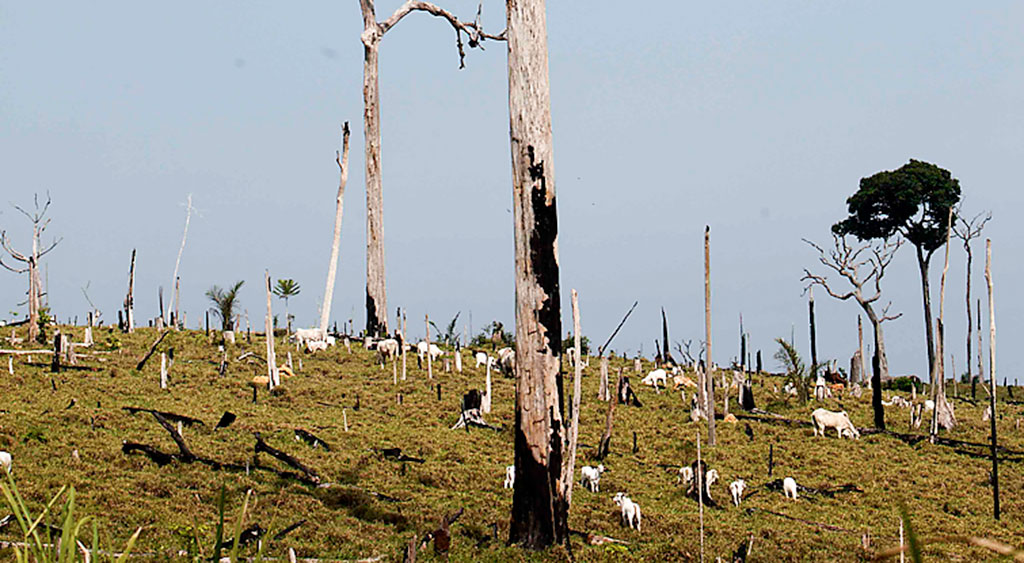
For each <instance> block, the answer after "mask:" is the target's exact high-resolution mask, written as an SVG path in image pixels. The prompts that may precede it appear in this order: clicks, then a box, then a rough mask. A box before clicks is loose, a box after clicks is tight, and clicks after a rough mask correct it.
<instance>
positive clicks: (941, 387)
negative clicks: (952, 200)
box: [930, 207, 956, 442]
mask: <svg viewBox="0 0 1024 563" xmlns="http://www.w3.org/2000/svg"><path fill="white" fill-rule="evenodd" d="M952 232H953V208H952V207H950V208H949V218H948V220H947V223H946V259H945V263H944V265H943V267H942V281H941V282H940V283H939V318H938V320H937V321H936V325H935V329H936V330H935V332H936V336H937V339H936V341H935V346H936V348H935V361H934V363H933V364H932V370H931V380H932V400H933V401H934V403H935V408H934V409H932V423H931V432H930V434H931V436H932V441H933V442H934V441H935V435H936V434H938V432H939V429H940V428H942V429H945V430H949V429H951V428H953V427H954V426H956V416H954V414H953V405H952V404H950V402H949V401H947V400H946V370H945V365H946V362H945V359H944V358H945V349H946V336H945V335H946V329H945V324H944V319H945V310H946V274H948V273H949V238H950V236H951V234H952ZM954 375H955V374H954Z"/></svg>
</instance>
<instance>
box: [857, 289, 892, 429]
mask: <svg viewBox="0 0 1024 563" xmlns="http://www.w3.org/2000/svg"><path fill="white" fill-rule="evenodd" d="M861 307H863V308H864V312H865V313H866V314H867V316H868V321H870V322H871V327H872V329H873V331H874V336H875V354H874V356H873V357H872V358H871V368H872V369H871V408H872V410H873V411H874V415H875V428H877V429H879V430H885V409H884V408H883V405H882V379H883V378H886V377H888V376H889V359H888V358H887V357H886V355H885V334H884V333H883V331H882V322H881V319H879V318H878V317H876V316H875V312H874V310H873V309H872V308H871V305H870V304H862V305H861Z"/></svg>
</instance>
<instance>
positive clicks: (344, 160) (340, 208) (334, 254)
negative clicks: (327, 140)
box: [320, 121, 404, 375]
mask: <svg viewBox="0 0 1024 563" xmlns="http://www.w3.org/2000/svg"><path fill="white" fill-rule="evenodd" d="M348 136H349V129H348V122H347V121H346V122H345V125H343V126H342V127H341V153H340V154H335V158H334V159H335V161H337V163H338V169H339V170H340V173H341V180H340V181H339V182H338V196H337V198H336V200H335V211H334V238H333V239H332V240H331V261H330V263H328V264H327V287H326V288H324V301H323V304H322V305H321V306H320V333H321V334H327V322H328V319H329V318H330V316H331V300H332V299H334V276H335V275H336V274H337V271H338V252H339V251H340V247H341V217H342V214H343V213H344V211H345V183H346V182H348ZM378 148H379V147H378ZM367 287H369V285H367ZM403 375H404V372H403Z"/></svg>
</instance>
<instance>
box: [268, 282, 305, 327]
mask: <svg viewBox="0 0 1024 563" xmlns="http://www.w3.org/2000/svg"><path fill="white" fill-rule="evenodd" d="M301 290H302V288H301V287H300V286H299V284H297V283H295V280H293V279H287V280H277V283H276V284H275V285H274V288H273V289H272V290H271V291H273V292H274V295H276V296H278V298H280V299H284V318H285V319H287V321H288V334H291V332H292V316H291V314H289V313H288V299H289V298H290V297H295V296H296V295H298V294H299V292H300V291H301Z"/></svg>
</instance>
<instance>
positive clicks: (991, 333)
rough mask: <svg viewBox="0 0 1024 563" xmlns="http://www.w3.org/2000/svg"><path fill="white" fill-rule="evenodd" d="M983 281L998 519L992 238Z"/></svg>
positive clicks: (987, 243) (994, 497) (994, 499)
mask: <svg viewBox="0 0 1024 563" xmlns="http://www.w3.org/2000/svg"><path fill="white" fill-rule="evenodd" d="M985 281H986V282H987V283H988V323H989V324H988V327H989V328H988V384H989V400H990V403H989V406H990V408H991V409H992V417H991V419H990V420H991V428H992V444H991V447H992V452H991V453H992V514H993V517H994V518H995V519H996V520H999V461H998V458H997V457H996V449H997V448H998V447H999V444H998V442H997V440H996V304H995V292H994V289H993V286H992V239H986V240H985ZM979 333H980V331H979ZM979 348H980V347H979ZM979 351H980V350H979Z"/></svg>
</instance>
